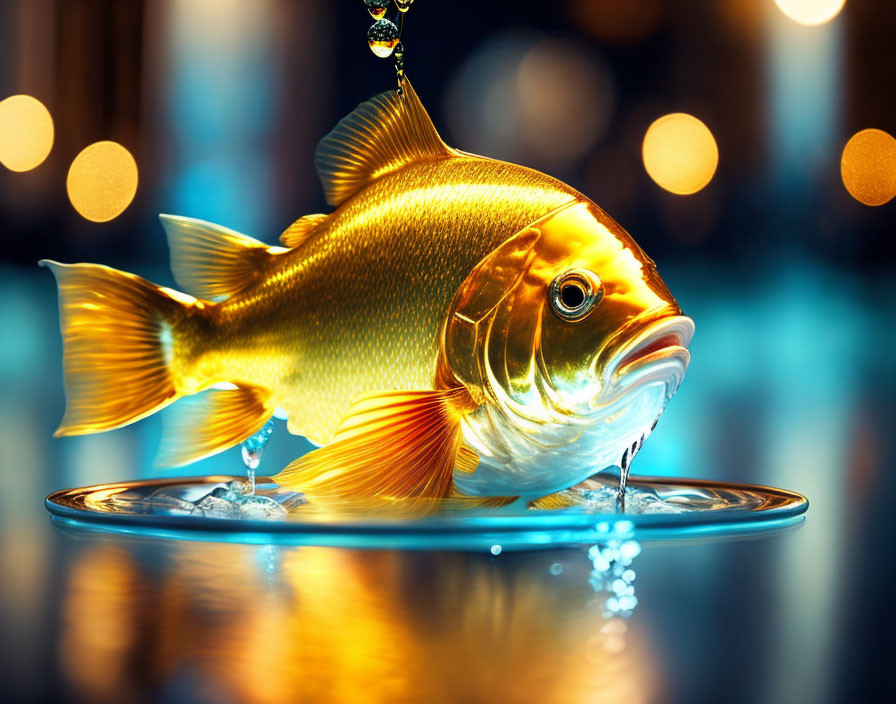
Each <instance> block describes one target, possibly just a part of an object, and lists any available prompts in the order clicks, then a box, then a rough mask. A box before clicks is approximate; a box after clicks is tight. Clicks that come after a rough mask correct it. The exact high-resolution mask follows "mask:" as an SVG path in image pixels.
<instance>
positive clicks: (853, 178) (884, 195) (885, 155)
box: [840, 129, 896, 205]
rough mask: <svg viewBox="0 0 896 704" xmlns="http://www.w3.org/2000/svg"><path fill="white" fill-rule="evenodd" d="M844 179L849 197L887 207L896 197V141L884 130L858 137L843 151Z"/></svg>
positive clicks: (859, 134) (842, 168) (858, 135)
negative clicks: (885, 204) (886, 204)
mask: <svg viewBox="0 0 896 704" xmlns="http://www.w3.org/2000/svg"><path fill="white" fill-rule="evenodd" d="M840 175H841V176H842V177H843V185H844V186H846V190H847V191H849V194H850V195H851V196H852V197H853V198H855V199H856V200H857V201H859V202H860V203H864V204H865V205H883V204H884V203H886V202H888V201H890V200H892V199H893V197H894V196H896V139H893V137H892V136H890V135H889V134H887V133H886V132H884V131H883V130H875V129H868V130H862V131H861V132H857V133H856V134H854V135H853V136H852V137H851V138H850V140H849V141H848V142H847V143H846V146H845V147H843V156H842V157H841V158H840Z"/></svg>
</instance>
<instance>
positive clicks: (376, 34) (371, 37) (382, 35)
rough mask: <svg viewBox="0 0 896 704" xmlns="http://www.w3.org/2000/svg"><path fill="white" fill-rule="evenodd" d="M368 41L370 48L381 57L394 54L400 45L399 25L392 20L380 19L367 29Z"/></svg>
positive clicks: (384, 57)
mask: <svg viewBox="0 0 896 704" xmlns="http://www.w3.org/2000/svg"><path fill="white" fill-rule="evenodd" d="M367 43H368V44H369V45H370V50H371V51H372V52H373V53H374V54H376V55H377V56H379V57H380V58H381V59H386V58H388V57H390V56H392V52H393V51H395V47H396V46H398V27H396V26H395V23H394V22H392V21H391V20H386V19H382V20H378V21H377V22H374V23H373V26H371V28H370V29H368V30H367Z"/></svg>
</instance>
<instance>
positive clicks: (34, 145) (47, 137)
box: [0, 95, 53, 171]
mask: <svg viewBox="0 0 896 704" xmlns="http://www.w3.org/2000/svg"><path fill="white" fill-rule="evenodd" d="M52 148H53V118H52V117H51V116H50V111H49V110H47V108H46V107H45V106H44V104H43V103H42V102H40V101H39V100H38V99H37V98H32V97H31V96H30V95H11V96H10V97H8V98H6V99H5V100H3V101H0V164H3V165H4V166H5V167H6V168H7V169H9V170H10V171H30V170H31V169H33V168H35V167H36V166H39V165H40V164H41V163H43V161H44V159H46V158H47V155H48V154H49V153H50V150H51V149H52Z"/></svg>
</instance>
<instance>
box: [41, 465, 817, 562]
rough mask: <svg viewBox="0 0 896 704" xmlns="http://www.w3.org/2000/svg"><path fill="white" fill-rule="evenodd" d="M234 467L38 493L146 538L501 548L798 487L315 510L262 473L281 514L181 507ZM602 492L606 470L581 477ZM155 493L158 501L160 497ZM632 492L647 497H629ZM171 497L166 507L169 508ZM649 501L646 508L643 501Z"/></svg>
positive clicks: (755, 519) (775, 497)
mask: <svg viewBox="0 0 896 704" xmlns="http://www.w3.org/2000/svg"><path fill="white" fill-rule="evenodd" d="M239 480H240V478H239V477H231V476H209V477H185V478H177V479H158V480H147V481H130V482H119V483H115V484H104V485H98V486H88V487H82V488H77V489H65V490H62V491H57V492H54V493H53V494H51V495H50V496H49V497H47V500H46V506H47V509H48V510H49V511H50V513H51V514H52V515H53V520H54V521H55V522H57V523H62V524H64V525H65V526H66V527H68V528H74V529H81V530H91V531H100V532H106V533H118V534H127V535H132V536H135V537H145V538H169V539H181V540H213V541H221V542H242V543H276V544H292V545H333V546H344V547H357V548H401V549H453V550H457V549H459V550H491V551H492V552H493V553H495V554H497V553H498V552H501V551H503V550H524V549H538V548H550V547H557V546H562V545H571V544H583V543H584V544H588V543H598V542H600V541H602V540H607V539H613V538H619V537H626V538H628V537H632V538H636V539H638V540H657V539H660V540H668V539H680V538H695V537H707V538H708V537H722V536H730V535H743V534H756V533H762V532H766V531H769V530H776V529H780V528H784V527H786V526H790V525H794V524H795V523H798V522H800V521H801V520H802V519H803V516H802V514H803V513H804V512H805V511H806V509H807V508H808V505H809V503H808V501H807V500H806V498H805V497H803V496H801V495H799V494H797V493H794V492H791V491H787V490H784V489H774V488H769V487H763V486H756V485H751V484H734V483H726V482H711V481H706V480H699V479H672V478H663V477H631V478H630V479H629V485H628V486H629V497H630V498H629V505H630V506H631V505H632V504H634V506H633V509H634V510H636V511H637V510H640V511H642V512H627V513H611V512H606V511H600V510H595V507H596V506H598V504H592V505H586V506H573V507H570V508H565V509H560V510H540V509H528V508H525V507H524V506H520V505H511V506H507V507H504V508H498V509H483V508H479V509H463V510H460V509H457V510H453V511H450V512H444V511H439V512H428V513H425V514H422V515H413V514H409V513H407V512H396V513H393V512H390V511H388V510H386V511H384V510H383V508H382V507H380V508H379V509H378V510H369V509H368V510H367V511H359V510H352V511H344V512H343V511H333V510H326V511H321V510H315V509H314V508H313V506H312V504H309V503H306V502H304V501H303V499H302V497H301V495H300V494H296V493H295V492H290V491H287V490H284V489H281V488H280V487H278V486H277V485H276V484H273V483H271V481H270V479H267V478H261V479H259V481H258V488H257V496H258V497H263V499H262V500H264V501H267V500H270V502H276V503H277V504H279V505H280V506H282V507H284V509H285V511H283V514H284V515H283V517H279V518H277V519H274V520H271V519H268V520H259V519H256V518H246V517H228V518H223V517H215V516H210V515H208V514H207V512H204V511H199V512H196V511H194V512H193V513H186V512H185V510H184V507H189V506H193V505H195V504H196V503H198V502H200V501H201V500H202V498H203V497H206V496H208V495H209V494H211V492H213V491H215V490H217V494H220V493H221V492H222V491H226V490H227V487H229V486H231V483H232V482H239ZM589 481H590V482H591V483H592V486H593V487H595V488H597V489H600V490H603V491H604V493H607V492H608V491H610V490H611V489H612V487H613V486H614V484H613V481H614V480H613V478H612V477H606V478H601V477H600V475H598V476H597V477H594V478H592V479H591V480H589ZM160 496H161V497H162V498H163V499H164V501H163V502H161V504H160V502H159V497H160ZM632 497H634V498H638V497H641V498H642V499H650V500H649V501H646V500H641V501H634V500H633V498H632ZM172 507H173V508H172ZM651 507H652V508H651Z"/></svg>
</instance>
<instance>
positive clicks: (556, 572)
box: [551, 562, 563, 577]
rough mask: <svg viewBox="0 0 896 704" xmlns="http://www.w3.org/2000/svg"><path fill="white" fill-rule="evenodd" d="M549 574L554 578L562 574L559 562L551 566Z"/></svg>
mask: <svg viewBox="0 0 896 704" xmlns="http://www.w3.org/2000/svg"><path fill="white" fill-rule="evenodd" d="M551 574H552V575H554V576H555V577H556V576H557V575H560V574H563V565H561V564H560V563H559V562H555V563H554V564H553V565H551Z"/></svg>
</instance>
